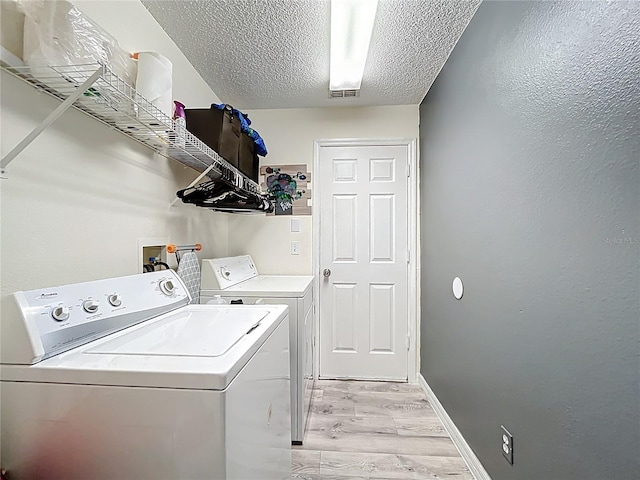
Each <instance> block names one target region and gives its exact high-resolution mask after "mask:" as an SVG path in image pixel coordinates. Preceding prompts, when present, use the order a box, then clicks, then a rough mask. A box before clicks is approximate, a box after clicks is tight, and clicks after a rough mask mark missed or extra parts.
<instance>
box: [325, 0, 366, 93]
mask: <svg viewBox="0 0 640 480" xmlns="http://www.w3.org/2000/svg"><path fill="white" fill-rule="evenodd" d="M377 8H378V0H331V72H330V78H329V90H359V89H360V84H361V83H362V74H363V73H364V64H365V63H366V61H367V54H368V53H369V42H370V41H371V31H372V30H373V22H374V20H375V18H376V10H377Z"/></svg>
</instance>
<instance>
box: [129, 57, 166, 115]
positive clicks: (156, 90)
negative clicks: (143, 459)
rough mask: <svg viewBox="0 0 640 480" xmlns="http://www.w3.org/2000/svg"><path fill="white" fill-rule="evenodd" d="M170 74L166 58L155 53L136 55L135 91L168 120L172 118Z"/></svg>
mask: <svg viewBox="0 0 640 480" xmlns="http://www.w3.org/2000/svg"><path fill="white" fill-rule="evenodd" d="M172 74H173V65H172V63H171V61H170V60H169V59H168V58H166V57H164V56H163V55H160V54H159V53H156V52H140V53H138V76H137V79H136V91H137V92H138V93H139V94H140V95H142V96H143V97H144V98H146V99H147V100H148V101H149V102H151V103H152V104H153V105H154V106H155V107H156V108H158V109H159V110H160V111H161V112H162V113H164V114H165V115H166V116H168V117H169V118H171V117H172V116H173V96H172V89H171V87H172V83H173V79H172Z"/></svg>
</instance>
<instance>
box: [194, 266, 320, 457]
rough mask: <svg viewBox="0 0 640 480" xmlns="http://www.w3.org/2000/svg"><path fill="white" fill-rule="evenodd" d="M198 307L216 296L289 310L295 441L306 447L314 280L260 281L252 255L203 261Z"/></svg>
mask: <svg viewBox="0 0 640 480" xmlns="http://www.w3.org/2000/svg"><path fill="white" fill-rule="evenodd" d="M200 272H201V273H200V275H201V286H200V288H201V291H200V302H201V303H207V302H210V301H212V300H213V301H215V300H216V297H217V296H220V297H221V298H222V299H224V300H225V301H227V302H229V303H232V304H233V303H236V304H240V303H242V304H245V305H247V304H256V303H257V304H283V305H287V306H288V307H289V341H290V352H291V364H290V370H291V441H292V443H293V444H295V445H302V442H303V438H304V432H305V428H306V424H307V420H308V418H309V408H310V405H311V392H312V390H313V385H314V378H315V375H314V372H313V348H314V345H313V311H314V309H313V305H314V301H313V278H314V277H313V276H311V275H260V274H259V273H258V270H257V268H256V266H255V263H254V262H253V259H252V258H251V255H240V256H236V257H226V258H214V259H204V260H202V268H201V270H200Z"/></svg>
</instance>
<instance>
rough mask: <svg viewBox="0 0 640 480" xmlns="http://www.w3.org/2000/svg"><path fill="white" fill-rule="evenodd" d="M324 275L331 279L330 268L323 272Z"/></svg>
mask: <svg viewBox="0 0 640 480" xmlns="http://www.w3.org/2000/svg"><path fill="white" fill-rule="evenodd" d="M322 274H323V275H324V276H325V277H329V276H331V270H329V269H328V268H325V269H324V270H323V272H322Z"/></svg>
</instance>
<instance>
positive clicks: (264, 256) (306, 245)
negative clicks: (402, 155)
mask: <svg viewBox="0 0 640 480" xmlns="http://www.w3.org/2000/svg"><path fill="white" fill-rule="evenodd" d="M337 101H339V100H337ZM246 113H247V114H248V115H249V117H250V118H251V120H252V122H253V125H252V126H253V127H255V128H256V130H257V131H258V132H260V135H262V137H263V138H264V140H265V143H266V145H267V149H268V151H269V154H268V155H267V157H265V158H261V164H263V165H279V164H307V165H308V167H309V170H308V171H310V172H312V170H313V161H314V160H313V156H314V141H315V140H326V139H337V138H417V137H418V133H419V132H418V127H419V116H418V105H404V106H392V107H367V108H305V109H278V110H248V111H247V112H246ZM312 173H313V172H312ZM313 180H314V179H313V176H312V184H313ZM290 218H291V217H289V216H270V217H269V216H239V215H237V216H231V217H230V218H229V254H230V255H238V254H243V253H249V254H251V255H252V256H253V259H254V261H255V262H256V266H257V267H258V271H260V272H261V273H273V274H276V273H282V274H291V275H303V274H306V275H308V274H311V273H312V249H311V240H312V232H311V216H301V217H298V218H300V230H301V232H300V233H291V232H290ZM294 240H297V241H299V242H300V255H298V256H292V255H291V252H290V244H291V241H294Z"/></svg>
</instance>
